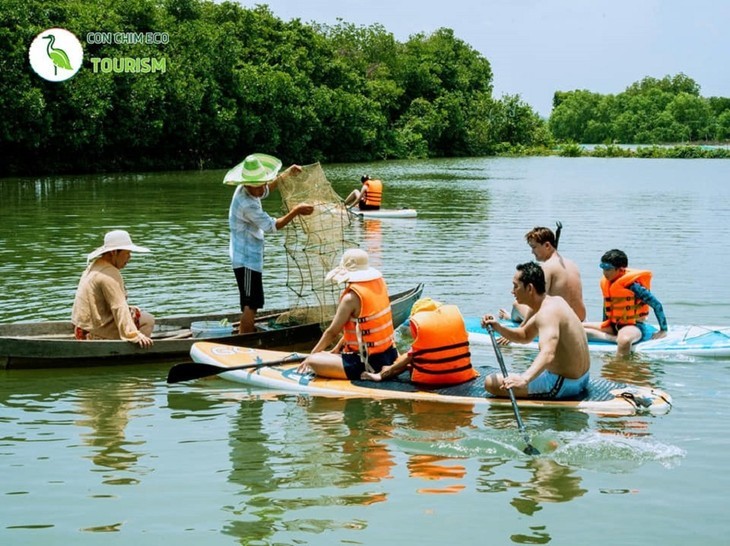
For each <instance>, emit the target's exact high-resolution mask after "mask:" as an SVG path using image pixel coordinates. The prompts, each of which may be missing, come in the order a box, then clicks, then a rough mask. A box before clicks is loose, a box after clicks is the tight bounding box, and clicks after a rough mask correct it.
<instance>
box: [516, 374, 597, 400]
mask: <svg viewBox="0 0 730 546" xmlns="http://www.w3.org/2000/svg"><path fill="white" fill-rule="evenodd" d="M588 378H589V372H586V373H584V374H583V375H582V376H581V377H579V378H578V379H568V378H566V377H563V376H562V375H558V374H555V373H553V372H548V371H547V370H546V371H544V372H542V373H541V374H540V375H538V376H537V377H536V378H535V379H533V380H532V381H530V383H529V384H528V385H527V393H528V395H529V396H530V398H546V399H549V400H560V399H561V398H573V397H575V396H578V395H579V394H581V393H582V392H583V391H584V390H586V388H587V387H588Z"/></svg>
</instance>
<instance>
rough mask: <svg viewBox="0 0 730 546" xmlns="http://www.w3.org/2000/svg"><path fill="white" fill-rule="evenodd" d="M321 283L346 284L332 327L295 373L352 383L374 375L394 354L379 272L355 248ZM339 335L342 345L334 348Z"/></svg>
mask: <svg viewBox="0 0 730 546" xmlns="http://www.w3.org/2000/svg"><path fill="white" fill-rule="evenodd" d="M325 281H328V282H335V283H337V284H342V283H345V290H344V291H343V292H342V295H341V296H340V302H339V304H338V305H337V310H336V311H335V316H334V318H333V319H332V322H331V324H330V325H329V326H328V327H327V329H326V330H325V331H324V333H323V334H322V337H321V338H320V339H319V341H318V342H317V344H316V345H315V346H314V348H313V349H312V353H311V354H310V355H309V356H308V357H307V359H306V360H304V362H302V364H301V365H300V366H299V368H298V369H297V371H298V372H299V373H307V372H310V371H311V372H314V373H315V374H316V375H319V376H322V377H330V378H334V379H350V380H353V379H360V376H361V375H362V373H363V372H364V371H369V372H373V373H376V372H379V371H380V370H381V369H382V368H383V366H389V365H391V364H393V362H395V360H396V358H398V350H397V349H396V348H395V341H394V330H393V316H392V313H391V309H390V297H389V296H388V287H387V285H386V284H385V280H384V279H383V275H382V274H381V273H380V271H378V270H377V269H375V268H373V267H370V263H369V258H368V253H367V252H365V251H364V250H360V249H359V248H353V249H350V250H347V251H345V253H344V254H343V255H342V260H340V265H339V266H337V267H336V268H334V269H333V270H332V271H330V272H329V273H327V276H326V277H325ZM340 333H342V339H341V340H340V342H339V343H337V344H336V345H335V342H336V341H337V338H338V337H339V335H340ZM332 345H335V347H334V348H333V349H331V350H330V351H327V348H328V347H331V346H332Z"/></svg>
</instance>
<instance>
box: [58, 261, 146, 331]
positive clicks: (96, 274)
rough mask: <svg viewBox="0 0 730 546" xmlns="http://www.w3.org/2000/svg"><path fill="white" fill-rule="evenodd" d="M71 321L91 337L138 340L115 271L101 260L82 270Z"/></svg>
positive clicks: (117, 274)
mask: <svg viewBox="0 0 730 546" xmlns="http://www.w3.org/2000/svg"><path fill="white" fill-rule="evenodd" d="M71 322H73V323H74V325H75V326H78V327H79V328H81V329H83V330H86V331H87V332H89V333H90V334H92V335H93V336H94V337H98V338H102V339H123V340H126V341H130V342H132V343H137V342H138V341H139V334H140V332H139V330H138V329H137V327H136V326H135V325H134V321H133V320H132V315H131V314H130V312H129V304H128V303H127V291H126V289H125V287H124V279H123V278H122V274H121V272H120V271H119V269H117V268H116V267H114V266H113V265H112V264H110V263H109V262H106V261H104V260H96V261H94V262H92V263H91V264H90V265H89V267H87V268H86V271H84V273H83V275H81V280H80V281H79V286H78V288H77V290H76V298H75V299H74V305H73V309H72V311H71Z"/></svg>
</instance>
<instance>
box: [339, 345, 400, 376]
mask: <svg viewBox="0 0 730 546" xmlns="http://www.w3.org/2000/svg"><path fill="white" fill-rule="evenodd" d="M340 356H341V357H342V367H343V368H345V374H346V375H347V379H349V380H350V381H353V380H355V379H360V375H361V374H362V372H364V371H365V363H364V362H363V361H362V360H361V359H360V354H359V353H342V354H341V355H340ZM397 358H398V350H397V349H396V348H395V347H392V346H391V348H390V349H387V350H386V351H384V352H382V353H377V354H374V355H371V356H370V358H368V363H369V364H370V366H371V367H372V368H373V369H374V370H375V373H378V372H380V370H382V369H383V366H390V365H391V364H392V363H393V362H395V361H396V359H397Z"/></svg>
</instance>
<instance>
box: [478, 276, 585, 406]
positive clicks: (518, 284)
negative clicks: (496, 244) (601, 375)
mask: <svg viewBox="0 0 730 546" xmlns="http://www.w3.org/2000/svg"><path fill="white" fill-rule="evenodd" d="M512 295H513V296H514V297H515V301H516V302H517V303H518V304H525V305H527V306H528V307H529V308H530V310H531V314H530V316H529V318H528V319H527V320H525V321H524V322H523V323H522V324H521V325H520V326H519V327H517V328H508V327H506V326H503V325H502V324H500V322H499V321H498V320H497V319H496V318H495V317H494V316H493V315H485V316H484V317H483V318H482V326H483V327H484V328H489V327H491V328H492V329H494V331H495V332H497V333H499V334H500V335H501V336H503V337H505V338H507V339H508V340H510V341H514V342H516V343H530V342H531V341H532V340H533V339H535V337H538V345H539V352H538V354H537V356H536V357H535V360H534V361H533V362H532V364H531V365H530V366H529V367H528V368H527V370H525V371H524V372H523V373H521V374H515V373H510V374H508V376H507V377H506V378H505V377H504V376H503V375H502V374H501V373H495V374H491V375H489V376H488V377H487V379H486V381H485V383H484V388H485V389H486V390H487V391H488V392H489V393H490V394H492V395H494V396H500V397H506V396H508V395H509V394H508V392H507V389H512V392H513V393H514V395H515V397H517V398H545V399H551V400H557V399H561V398H572V397H574V396H577V395H579V394H581V393H582V392H583V391H584V390H585V389H586V386H587V385H588V378H589V368H590V357H589V355H588V341H587V339H586V335H585V332H584V330H583V324H582V323H581V321H580V320H579V319H578V316H577V315H576V314H575V312H574V311H573V309H571V307H570V305H568V303H567V302H566V301H565V300H564V299H563V298H562V297H560V296H548V295H547V294H546V293H545V273H544V271H543V269H542V267H540V265H539V264H537V263H535V262H527V263H524V264H519V265H518V266H517V272H516V273H515V275H514V277H513V279H512Z"/></svg>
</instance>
